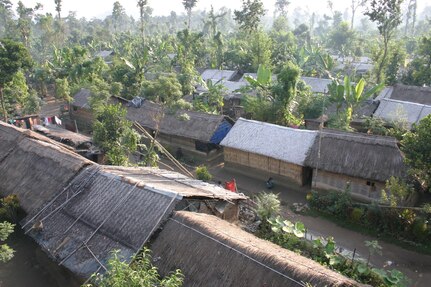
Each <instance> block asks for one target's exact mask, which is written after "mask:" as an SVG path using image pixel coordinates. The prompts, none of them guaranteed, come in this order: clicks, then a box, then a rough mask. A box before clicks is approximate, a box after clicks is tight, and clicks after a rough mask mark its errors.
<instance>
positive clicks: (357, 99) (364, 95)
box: [344, 77, 385, 124]
mask: <svg viewBox="0 0 431 287" xmlns="http://www.w3.org/2000/svg"><path fill="white" fill-rule="evenodd" d="M365 85H366V82H365V80H364V79H363V78H361V79H360V80H359V82H358V83H357V84H356V86H354V85H352V84H351V83H350V79H349V77H345V78H344V91H345V94H346V105H347V108H346V121H347V123H349V124H350V122H351V121H352V115H353V110H354V109H356V108H357V107H358V106H359V105H360V104H361V103H362V102H364V101H365V100H367V99H369V98H370V97H371V96H373V95H374V94H376V93H378V92H380V91H381V90H382V89H383V88H384V87H385V84H384V83H380V84H379V85H375V86H374V87H372V88H371V89H369V90H367V91H364V88H365Z"/></svg>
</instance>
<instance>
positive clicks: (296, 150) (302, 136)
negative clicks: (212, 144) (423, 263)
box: [221, 118, 317, 165]
mask: <svg viewBox="0 0 431 287" xmlns="http://www.w3.org/2000/svg"><path fill="white" fill-rule="evenodd" d="M316 134H317V133H316V131H308V130H300V129H292V128H288V127H283V126H278V125H274V124H269V123H264V122H258V121H253V120H246V119H243V118H240V119H238V120H237V122H236V123H235V125H234V126H233V128H232V129H231V131H230V132H229V134H228V135H227V136H226V137H225V138H224V139H223V141H222V142H221V145H222V146H224V147H228V148H234V149H238V150H241V151H245V152H250V153H255V154H260V155H263V156H268V157H272V158H275V159H279V160H282V161H285V162H290V163H294V164H297V165H304V161H305V159H306V157H307V154H308V152H309V150H310V148H311V146H312V145H313V143H314V139H315V138H316Z"/></svg>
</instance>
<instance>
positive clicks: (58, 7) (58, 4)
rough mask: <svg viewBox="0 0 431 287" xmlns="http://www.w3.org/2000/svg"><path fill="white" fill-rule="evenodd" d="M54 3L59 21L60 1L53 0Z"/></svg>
mask: <svg viewBox="0 0 431 287" xmlns="http://www.w3.org/2000/svg"><path fill="white" fill-rule="evenodd" d="M54 2H55V11H56V12H57V18H58V20H60V19H61V4H62V3H61V0H54Z"/></svg>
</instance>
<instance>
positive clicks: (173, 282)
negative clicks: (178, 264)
mask: <svg viewBox="0 0 431 287" xmlns="http://www.w3.org/2000/svg"><path fill="white" fill-rule="evenodd" d="M107 268H108V270H107V271H106V272H105V273H104V274H103V275H102V274H94V275H93V277H92V279H93V281H94V285H93V284H87V285H84V286H83V287H94V286H99V287H112V286H169V287H180V286H182V285H183V281H184V275H183V274H182V272H181V270H179V269H177V270H175V272H173V273H171V274H170V275H168V276H166V277H164V278H162V277H161V276H160V275H159V273H158V270H157V268H156V267H154V266H153V264H152V262H151V256H150V251H149V250H148V249H147V248H145V249H144V251H143V253H142V254H140V255H138V256H136V258H134V261H133V262H132V263H131V264H130V265H129V264H127V263H126V262H124V261H123V259H122V258H120V256H119V255H118V251H116V252H114V253H113V256H112V258H111V259H109V261H108V264H107Z"/></svg>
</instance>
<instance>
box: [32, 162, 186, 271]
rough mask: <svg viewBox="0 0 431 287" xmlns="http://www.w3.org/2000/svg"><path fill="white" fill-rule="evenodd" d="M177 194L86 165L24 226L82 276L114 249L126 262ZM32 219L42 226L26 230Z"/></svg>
mask: <svg viewBox="0 0 431 287" xmlns="http://www.w3.org/2000/svg"><path fill="white" fill-rule="evenodd" d="M179 199H181V197H180V196H178V195H177V194H175V193H173V192H165V191H163V192H158V191H157V190H154V189H150V188H147V187H146V186H138V185H137V184H136V183H130V182H127V181H126V180H125V179H124V178H121V177H119V176H116V175H113V174H110V173H107V172H105V171H103V170H94V169H87V170H84V171H83V172H81V173H80V174H79V175H78V176H77V177H76V178H75V179H74V180H73V182H72V184H71V185H70V186H69V188H67V189H65V190H64V191H63V192H62V194H60V195H59V196H58V197H56V198H55V199H54V200H53V201H52V202H51V203H50V204H48V205H46V206H45V207H46V209H45V210H43V211H42V212H41V213H38V214H30V215H29V216H28V217H27V219H26V221H27V220H28V222H29V223H30V224H28V225H27V226H25V230H26V231H30V235H31V236H32V237H33V238H34V239H35V240H36V241H37V242H38V243H39V244H40V245H41V246H43V248H44V249H45V250H46V251H47V252H49V253H50V255H51V256H52V257H53V258H55V259H56V260H57V261H58V262H59V263H61V264H63V265H64V266H65V267H67V268H68V269H69V270H71V271H72V272H73V273H75V274H77V275H79V276H81V277H83V278H85V277H89V276H90V275H91V274H93V273H94V272H96V271H98V270H100V269H99V268H100V267H101V264H102V265H105V264H106V262H107V261H108V259H109V257H110V255H111V252H112V251H114V250H115V249H119V250H120V255H121V256H123V257H124V260H125V261H126V262H130V260H131V256H132V255H133V254H136V253H137V252H138V251H139V250H140V249H141V248H142V246H143V244H144V243H145V242H146V241H147V240H148V239H149V238H150V236H151V235H152V234H153V233H154V231H155V230H156V229H157V228H158V226H159V225H160V223H161V221H162V220H163V219H164V218H166V217H167V216H168V215H169V214H170V213H171V212H172V210H173V209H174V207H175V201H177V200H179ZM30 219H32V220H30ZM34 222H35V223H36V224H38V223H39V222H42V224H43V228H42V229H41V230H39V231H38V230H35V229H31V230H29V229H30V227H31V226H32V225H31V224H33V223H34ZM99 262H100V263H99ZM102 271H103V270H102Z"/></svg>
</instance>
